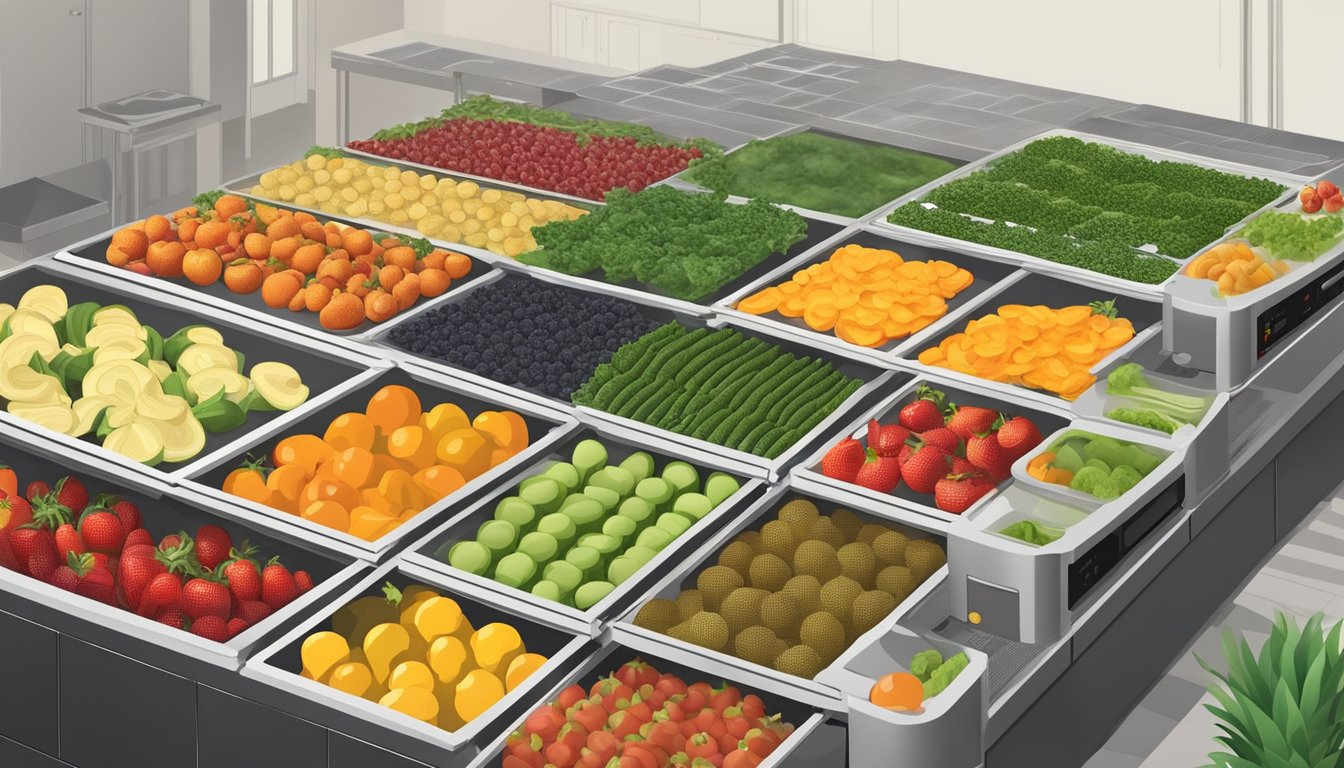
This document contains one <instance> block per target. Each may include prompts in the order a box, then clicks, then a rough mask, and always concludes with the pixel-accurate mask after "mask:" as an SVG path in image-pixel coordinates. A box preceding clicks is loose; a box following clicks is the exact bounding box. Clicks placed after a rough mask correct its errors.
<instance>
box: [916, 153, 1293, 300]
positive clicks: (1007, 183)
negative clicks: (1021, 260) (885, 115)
mask: <svg viewBox="0 0 1344 768" xmlns="http://www.w3.org/2000/svg"><path fill="white" fill-rule="evenodd" d="M1284 189H1285V188H1284V187H1283V186H1282V185H1280V184H1278V183H1276V182H1274V181H1270V180H1268V179H1260V178H1248V177H1244V176H1237V175H1234V174H1229V173H1223V172H1221V171H1216V170H1213V169H1211V168H1201V167H1199V166H1196V165H1190V164H1188V163H1176V162H1169V161H1162V162H1159V161H1154V160H1150V159H1148V158H1146V157H1143V156H1140V155H1135V154H1131V153H1127V152H1122V151H1120V150H1118V149H1116V148H1114V147H1108V146H1105V145H1102V144H1096V143H1091V142H1085V141H1082V140H1080V139H1076V138H1072V137H1067V136H1056V137H1051V138H1047V139H1041V140H1039V141H1035V142H1032V143H1031V144H1029V145H1027V146H1026V147H1023V148H1022V149H1021V150H1018V151H1017V152H1014V153H1012V154H1010V155H1007V156H1005V157H1003V158H1000V159H999V160H997V161H995V162H994V163H993V164H991V165H989V166H988V167H986V168H985V169H983V170H980V171H977V172H975V173H972V174H969V175H967V176H963V177H961V178H959V179H955V180H953V181H950V182H948V183H946V184H943V185H941V186H939V187H938V188H936V189H934V190H932V191H930V193H929V194H927V195H925V196H924V197H923V198H922V199H921V200H919V201H918V202H911V203H909V204H907V205H905V206H902V207H901V208H899V209H897V210H896V211H894V212H893V213H892V214H891V215H890V216H889V220H890V221H892V222H893V223H896V224H899V225H902V226H907V227H911V228H914V229H920V230H923V231H926V232H933V233H935V234H940V235H945V236H948V237H955V238H958V239H962V240H967V241H969V242H975V243H980V244H982V245H990V246H994V247H999V248H1006V249H1008V250H1014V251H1018V252H1020V253H1025V254H1028V255H1031V256H1036V257H1038V258H1042V259H1046V260H1048V261H1054V262H1058V263H1062V264H1069V265H1072V266H1077V267H1082V268H1084V269H1090V270H1092V271H1095V272H1100V273H1102V274H1107V275H1112V276H1114V277H1120V278H1124V279H1126V280H1133V281H1135V282H1142V283H1159V282H1162V281H1163V280H1165V279H1166V278H1167V277H1169V276H1170V275H1171V274H1172V273H1174V272H1175V270H1176V268H1177V266H1176V265H1175V264H1174V263H1172V262H1169V261H1166V260H1157V259H1155V258H1154V257H1153V256H1152V255H1150V254H1147V253H1143V252H1140V251H1139V250H1138V249H1141V248H1144V247H1146V246H1155V247H1156V248H1157V250H1158V251H1159V252H1160V253H1162V254H1165V255H1167V256H1172V257H1177V258H1185V257H1188V256H1192V255H1194V253H1195V252H1196V251H1198V250H1199V249H1200V248H1202V247H1204V246H1205V245H1207V244H1209V243H1210V242H1213V241H1214V240H1217V239H1219V238H1220V237H1222V235H1223V233H1224V232H1226V230H1227V228H1228V227H1230V226H1232V225H1233V224H1236V223H1237V222H1238V221H1241V220H1242V219H1244V218H1246V217H1247V216H1249V215H1250V214H1251V213H1253V212H1254V211H1255V210H1257V209H1259V208H1260V207H1262V206H1264V205H1266V204H1268V203H1270V202H1272V201H1273V200H1274V199H1275V198H1277V197H1278V196H1279V195H1281V194H1282V193H1283V191H1284ZM924 204H929V205H931V206H936V208H934V209H930V208H926V207H925V205H924ZM970 217H977V218H978V219H987V220H989V222H992V223H989V222H986V221H979V220H976V219H972V218H970ZM1007 223H1012V224H1015V225H1018V226H1016V227H1009V226H1007Z"/></svg>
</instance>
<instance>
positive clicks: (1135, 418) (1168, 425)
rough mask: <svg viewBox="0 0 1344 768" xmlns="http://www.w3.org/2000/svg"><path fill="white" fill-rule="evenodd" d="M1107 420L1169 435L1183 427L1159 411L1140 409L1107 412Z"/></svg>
mask: <svg viewBox="0 0 1344 768" xmlns="http://www.w3.org/2000/svg"><path fill="white" fill-rule="evenodd" d="M1106 418H1108V419H1110V420H1112V421H1118V422H1121V423H1122V424H1132V425H1134V426H1136V427H1143V428H1144V429H1152V430H1155V431H1157V432H1164V433H1166V434H1168V435H1170V434H1172V433H1174V432H1175V431H1176V430H1177V429H1179V428H1180V427H1181V423H1180V422H1178V421H1176V420H1175V419H1171V418H1168V417H1167V416H1164V415H1162V414H1160V413H1158V412H1157V411H1147V410H1143V409H1140V408H1112V409H1111V410H1109V411H1107V412H1106Z"/></svg>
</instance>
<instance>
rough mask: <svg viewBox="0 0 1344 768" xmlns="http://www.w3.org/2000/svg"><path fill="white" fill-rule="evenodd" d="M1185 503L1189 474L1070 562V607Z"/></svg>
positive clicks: (1169, 486)
mask: <svg viewBox="0 0 1344 768" xmlns="http://www.w3.org/2000/svg"><path fill="white" fill-rule="evenodd" d="M1184 503H1185V475H1181V476H1179V477H1177V478H1176V479H1175V480H1173V481H1172V483H1171V484H1170V485H1168V486H1167V487H1166V488H1164V489H1162V492H1161V493H1159V494H1157V496H1156V497H1154V498H1153V500H1152V501H1150V502H1148V503H1147V504H1145V505H1144V506H1143V509H1140V510H1139V511H1138V512H1136V513H1135V514H1134V516H1133V517H1131V518H1130V519H1129V520H1128V521H1126V522H1125V524H1124V525H1121V526H1120V527H1119V528H1118V529H1116V530H1114V531H1111V533H1110V534H1108V535H1107V536H1106V537H1105V538H1104V539H1102V540H1101V541H1099V542H1097V543H1096V544H1095V545H1093V547H1092V548H1091V549H1089V550H1088V551H1086V552H1084V553H1083V554H1082V555H1081V556H1079V558H1078V559H1077V560H1074V561H1073V562H1072V563H1070V564H1069V610H1073V607H1074V606H1075V605H1077V604H1078V602H1079V601H1080V600H1082V599H1083V598H1084V597H1086V596H1087V593H1088V592H1090V591H1091V590H1092V588H1093V587H1095V586H1096V585H1097V584H1099V583H1100V582H1101V580H1102V579H1104V578H1106V574H1108V573H1110V572H1111V569H1112V568H1115V566H1116V565H1118V564H1119V563H1120V559H1121V558H1122V557H1124V556H1125V555H1126V554H1128V553H1129V552H1130V550H1132V549H1134V548H1135V547H1136V546H1138V544H1139V542H1141V541H1143V540H1144V538H1146V537H1147V536H1148V534H1150V533H1152V532H1153V530H1154V529H1156V528H1157V526H1158V525H1160V524H1161V523H1162V521H1163V520H1166V519H1167V518H1168V517H1169V516H1170V515H1171V513H1173V512H1175V511H1176V510H1178V509H1180V508H1181V505H1182V504H1184Z"/></svg>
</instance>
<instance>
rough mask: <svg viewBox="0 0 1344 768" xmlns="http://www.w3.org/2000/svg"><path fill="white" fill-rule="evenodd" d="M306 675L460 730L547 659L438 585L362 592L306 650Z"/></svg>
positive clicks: (309, 639)
mask: <svg viewBox="0 0 1344 768" xmlns="http://www.w3.org/2000/svg"><path fill="white" fill-rule="evenodd" d="M299 655H300V658H301V659H302V664H303V670H302V672H301V674H302V675H303V676H304V677H306V678H308V679H310V680H316V681H318V682H319V683H322V684H324V685H329V686H331V687H332V688H335V689H336V690H338V691H342V692H344V693H348V694H350V695H352V696H359V697H360V698H364V699H368V700H369V701H376V702H378V703H379V704H381V705H382V706H384V707H387V708H388V709H392V710H395V711H397V712H400V713H402V714H404V715H407V716H409V717H413V718H415V719H416V720H420V721H422V722H425V723H429V724H431V725H437V726H438V727H439V728H442V729H443V730H445V731H455V730H457V729H458V728H461V727H462V726H463V725H465V724H467V723H469V722H471V721H472V720H475V719H476V718H477V717H479V716H480V715H481V713H483V712H485V711H486V710H488V709H489V708H490V707H492V706H494V705H495V704H496V703H497V702H498V701H499V700H500V699H502V698H504V696H505V694H507V693H508V692H509V691H511V690H513V689H514V688H517V687H518V686H519V685H521V684H522V683H523V682H524V681H526V680H527V678H528V677H530V676H531V675H532V674H533V673H534V672H536V671H537V670H538V669H540V668H541V666H542V665H543V664H545V663H546V657H545V656H541V655H539V654H536V653H528V651H527V646H526V645H525V644H524V643H523V638H522V636H521V635H520V634H519V633H518V630H517V629H516V628H514V627H513V626H512V625H510V624H504V623H501V622H495V623H492V624H486V625H484V626H482V627H480V628H477V627H474V626H472V623H471V619H470V618H469V617H468V616H467V615H466V614H465V613H463V611H462V606H460V605H458V603H457V601H456V600H454V599H452V598H451V597H448V596H446V595H441V594H439V592H438V591H437V590H435V589H433V588H432V587H426V586H421V585H418V584H417V585H413V586H410V587H407V588H406V589H405V590H404V591H402V590H398V589H397V588H396V587H394V586H392V585H391V584H388V585H386V586H385V587H384V596H370V597H362V598H360V599H358V600H356V601H354V602H353V603H350V604H349V605H346V606H343V607H341V608H340V609H339V610H338V611H337V612H336V613H335V614H334V615H333V616H332V617H331V629H329V630H323V631H321V632H315V633H313V634H311V635H309V636H308V637H307V638H305V639H304V641H303V646H302V648H301V649H300V654H299Z"/></svg>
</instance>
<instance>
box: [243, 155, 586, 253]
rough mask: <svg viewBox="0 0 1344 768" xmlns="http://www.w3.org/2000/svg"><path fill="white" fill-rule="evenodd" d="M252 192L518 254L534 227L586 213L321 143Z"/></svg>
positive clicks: (527, 248)
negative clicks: (366, 158) (372, 160)
mask: <svg viewBox="0 0 1344 768" xmlns="http://www.w3.org/2000/svg"><path fill="white" fill-rule="evenodd" d="M259 181H260V183H259V184H257V185H256V186H255V187H253V188H252V190H251V193H252V194H254V195H256V196H258V197H265V198H267V199H270V200H279V201H280V202H283V203H288V202H293V203H294V204H295V205H299V206H302V207H305V208H315V209H317V210H319V211H321V212H323V213H328V214H331V215H333V216H351V217H354V218H360V219H373V220H375V221H382V222H387V223H389V224H395V225H397V226H400V227H407V228H411V229H414V230H416V231H417V232H419V233H420V234H422V235H424V236H425V237H432V238H434V239H436V240H444V241H447V242H450V243H465V244H466V245H470V246H472V247H473V248H485V249H487V250H489V251H490V252H491V253H497V254H499V255H501V256H517V255H518V254H520V253H524V252H526V251H530V250H532V249H533V248H535V247H536V242H535V241H534V240H533V239H532V228H533V227H535V226H537V225H539V224H545V223H546V222H548V221H565V220H570V219H574V218H578V217H579V216H582V215H584V213H585V211H583V210H582V209H579V208H575V207H574V206H572V205H565V204H564V203H559V202H556V201H554V200H538V199H536V198H531V197H528V196H527V195H524V194H523V193H521V192H508V191H502V190H498V189H485V188H482V187H481V185H479V184H477V183H476V182H474V181H467V180H463V181H457V180H455V179H451V178H448V177H446V176H442V177H441V176H435V175H434V174H432V173H425V174H420V173H416V172H415V171H404V170H402V169H400V168H397V167H396V166H381V165H373V164H371V163H366V162H364V161H362V160H356V159H355V158H352V157H342V156H341V153H340V152H339V151H338V150H323V149H320V148H316V147H315V148H314V149H313V150H311V151H310V152H309V154H308V156H307V157H306V158H304V159H303V160H297V161H295V162H293V163H290V164H289V165H282V166H280V167H279V168H275V169H273V170H270V171H267V172H266V173H263V174H262V175H261V178H260V179H259Z"/></svg>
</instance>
